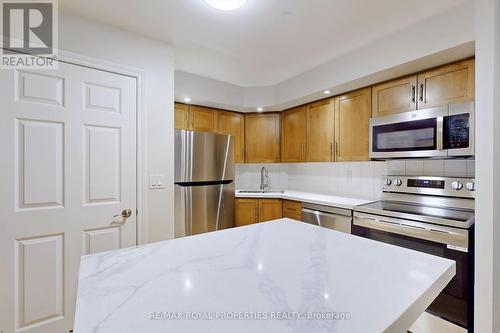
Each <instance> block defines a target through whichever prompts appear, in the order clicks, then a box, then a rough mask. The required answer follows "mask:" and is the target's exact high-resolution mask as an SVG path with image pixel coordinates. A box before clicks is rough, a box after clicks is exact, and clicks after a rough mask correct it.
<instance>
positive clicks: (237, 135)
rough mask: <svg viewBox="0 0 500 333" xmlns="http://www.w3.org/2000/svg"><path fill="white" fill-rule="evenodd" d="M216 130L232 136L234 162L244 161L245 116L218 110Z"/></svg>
mask: <svg viewBox="0 0 500 333" xmlns="http://www.w3.org/2000/svg"><path fill="white" fill-rule="evenodd" d="M218 131H219V133H221V134H230V135H232V136H233V147H234V162H235V163H243V162H245V116H244V115H243V114H241V113H237V112H229V111H219V119H218Z"/></svg>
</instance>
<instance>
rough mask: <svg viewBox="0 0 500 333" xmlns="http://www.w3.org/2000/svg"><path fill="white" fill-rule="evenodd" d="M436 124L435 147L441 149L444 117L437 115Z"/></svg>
mask: <svg viewBox="0 0 500 333" xmlns="http://www.w3.org/2000/svg"><path fill="white" fill-rule="evenodd" d="M436 120H437V125H436V136H437V137H436V149H437V150H443V149H444V148H443V136H444V128H443V127H444V117H437V118H436Z"/></svg>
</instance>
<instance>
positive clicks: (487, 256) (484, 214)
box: [474, 0, 500, 333]
mask: <svg viewBox="0 0 500 333" xmlns="http://www.w3.org/2000/svg"><path fill="white" fill-rule="evenodd" d="M476 110H477V112H476V126H477V128H476V147H478V149H477V153H476V170H477V194H476V195H477V196H476V253H475V256H476V279H475V292H476V294H475V311H474V314H475V325H474V326H475V332H478V333H483V332H484V333H498V332H500V2H499V1H498V0H477V1H476Z"/></svg>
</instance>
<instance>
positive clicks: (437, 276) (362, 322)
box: [75, 219, 455, 333]
mask: <svg viewBox="0 0 500 333" xmlns="http://www.w3.org/2000/svg"><path fill="white" fill-rule="evenodd" d="M454 273H455V263H454V262H453V261H450V260H447V259H443V258H440V257H436V256H431V255H427V254H424V253H420V252H415V251H411V250H407V249H404V248H399V247H395V246H391V245H387V244H383V243H379V242H375V241H372V240H368V239H364V238H359V237H356V236H352V235H348V234H344V233H341V232H337V231H334V230H329V229H325V228H320V227H317V226H314V225H310V224H306V223H299V222H296V221H293V220H289V219H280V220H276V221H271V222H266V223H260V224H255V225H251V226H246V227H241V228H234V229H229V230H224V231H218V232H212V233H207V234H203V235H197V236H192V237H186V238H181V239H176V240H170V241H164V242H159V243H155V244H150V245H146V246H142V247H138V248H129V249H123V250H117V251H111V252H104V253H101V254H96V255H90V256H84V257H82V260H81V266H80V277H79V284H78V298H77V306H76V318H75V332H77V333H91V332H92V333H117V332H120V333H136V332H141V333H165V332H183V333H185V332H188V333H189V332H220V333H224V332H228V333H229V332H230V333H233V332H273V333H280V332H307V333H315V332H337V333H344V332H349V333H357V332H359V333H361V332H362V333H366V332H370V333H377V332H388V333H391V332H395V333H396V332H397V333H401V332H403V331H405V330H406V329H407V328H408V327H409V326H410V325H411V324H412V323H413V322H414V321H415V320H416V319H417V318H418V317H419V315H420V314H422V313H423V311H424V310H425V308H426V307H427V306H428V305H429V304H430V303H431V301H432V300H433V299H434V298H435V297H436V296H437V295H438V293H439V292H440V291H441V290H442V289H443V288H444V287H445V286H446V284H447V283H448V282H449V281H450V280H451V278H452V277H453V276H454ZM235 312H239V313H236V314H235ZM309 312H314V313H315V314H314V315H315V316H323V319H318V318H316V319H308V316H309V315H310V314H309ZM152 313H153V314H152ZM188 316H191V317H193V316H201V317H202V318H204V319H203V320H200V319H199V318H198V320H188V319H186V318H187V317H188ZM223 316H225V317H226V318H227V317H231V318H234V317H235V316H237V317H239V318H240V320H235V319H232V320H224V319H221V317H223ZM278 316H287V317H288V319H286V320H285V319H281V320H277V319H276V317H278ZM335 316H344V319H339V318H338V317H337V319H333V318H335ZM152 317H153V318H154V319H151V318H152ZM245 317H246V318H253V320H249V319H247V320H244V318H245ZM257 317H258V318H259V319H255V318H257ZM346 317H347V318H348V319H345V318H346ZM270 318H273V319H270ZM299 318H300V319H299ZM328 318H329V319H328Z"/></svg>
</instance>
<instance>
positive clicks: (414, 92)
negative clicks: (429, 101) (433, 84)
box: [411, 85, 417, 103]
mask: <svg viewBox="0 0 500 333" xmlns="http://www.w3.org/2000/svg"><path fill="white" fill-rule="evenodd" d="M416 100H417V87H415V85H412V86H411V102H412V103H415V101H416Z"/></svg>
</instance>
